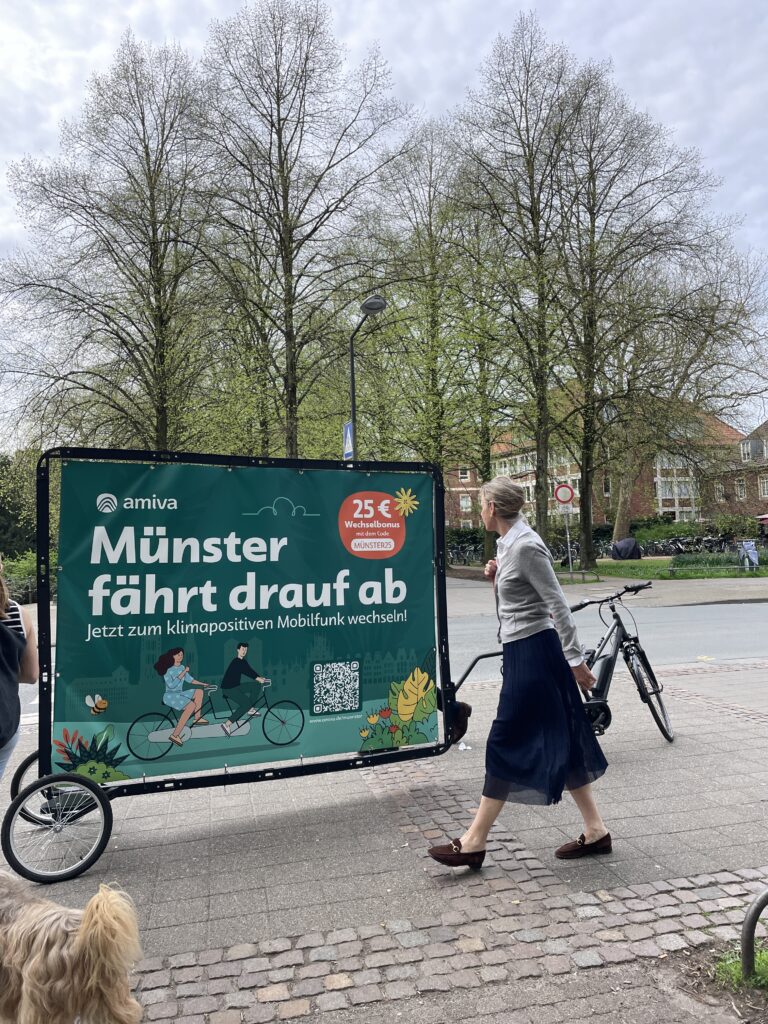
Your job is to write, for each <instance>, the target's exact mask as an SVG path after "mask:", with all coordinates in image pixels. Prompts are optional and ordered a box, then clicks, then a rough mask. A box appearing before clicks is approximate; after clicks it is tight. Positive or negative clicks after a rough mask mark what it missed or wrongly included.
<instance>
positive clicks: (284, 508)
mask: <svg viewBox="0 0 768 1024" xmlns="http://www.w3.org/2000/svg"><path fill="white" fill-rule="evenodd" d="M262 512H266V513H271V514H272V515H273V516H275V518H280V517H281V516H282V517H284V518H286V519H304V518H309V517H316V516H319V515H320V513H319V512H307V510H306V507H305V506H304V505H294V503H293V502H292V501H291V499H290V498H286V497H285V496H284V495H282V494H281V495H278V497H277V498H275V500H274V501H273V502H272V504H271V505H264V507H263V508H260V509H259V511H258V512H243V515H244V516H260V515H261V513H262Z"/></svg>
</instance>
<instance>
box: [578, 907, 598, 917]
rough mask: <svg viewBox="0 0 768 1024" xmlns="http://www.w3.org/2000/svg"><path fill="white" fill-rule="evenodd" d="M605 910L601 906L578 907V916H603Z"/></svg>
mask: <svg viewBox="0 0 768 1024" xmlns="http://www.w3.org/2000/svg"><path fill="white" fill-rule="evenodd" d="M603 914H604V911H603V909H602V908H601V907H577V908H576V917H578V918H583V919H586V918H590V917H602V916H603Z"/></svg>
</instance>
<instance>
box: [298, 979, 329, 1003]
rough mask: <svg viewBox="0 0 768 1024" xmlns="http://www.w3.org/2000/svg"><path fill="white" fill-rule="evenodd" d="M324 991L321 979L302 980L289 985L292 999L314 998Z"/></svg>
mask: <svg viewBox="0 0 768 1024" xmlns="http://www.w3.org/2000/svg"><path fill="white" fill-rule="evenodd" d="M324 991H325V988H324V986H323V981H322V979H321V978H302V980H301V981H296V982H294V983H293V985H291V995H292V996H293V997H294V998H298V997H299V996H316V995H319V994H320V993H321V992H324Z"/></svg>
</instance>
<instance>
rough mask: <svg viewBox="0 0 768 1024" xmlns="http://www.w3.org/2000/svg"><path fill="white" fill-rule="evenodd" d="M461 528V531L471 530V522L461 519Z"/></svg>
mask: <svg viewBox="0 0 768 1024" xmlns="http://www.w3.org/2000/svg"><path fill="white" fill-rule="evenodd" d="M461 528H462V530H471V529H472V520H471V519H462V520H461Z"/></svg>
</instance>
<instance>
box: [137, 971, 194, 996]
mask: <svg viewBox="0 0 768 1024" xmlns="http://www.w3.org/2000/svg"><path fill="white" fill-rule="evenodd" d="M175 975H176V972H175V971H174V981H193V980H194V981H196V980H197V979H198V978H199V977H200V972H199V971H198V970H197V968H196V967H194V968H192V975H191V977H190V978H177V977H175ZM170 984H171V972H170V971H153V972H152V974H145V975H144V976H143V977H142V979H141V990H142V992H146V991H147V990H148V989H151V988H167V987H168V985H170Z"/></svg>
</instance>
